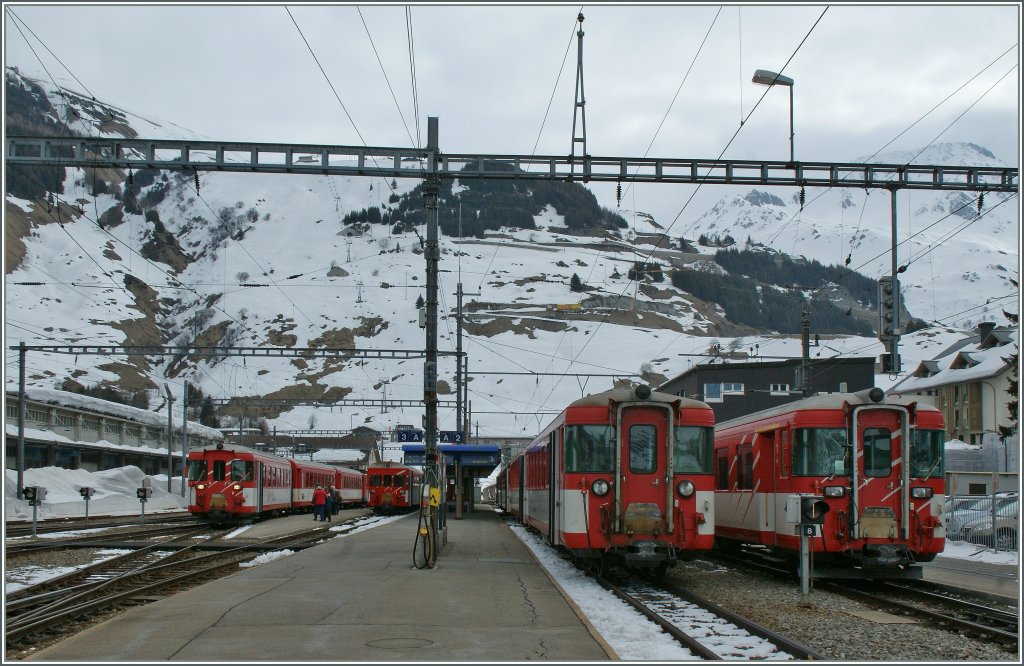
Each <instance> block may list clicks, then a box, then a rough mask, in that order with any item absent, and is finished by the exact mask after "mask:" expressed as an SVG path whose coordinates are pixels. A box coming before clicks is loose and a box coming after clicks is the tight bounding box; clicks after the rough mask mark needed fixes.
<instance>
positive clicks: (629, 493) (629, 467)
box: [615, 405, 671, 536]
mask: <svg viewBox="0 0 1024 666" xmlns="http://www.w3.org/2000/svg"><path fill="white" fill-rule="evenodd" d="M618 421H619V429H618V430H619V466H618V473H619V482H618V483H617V484H615V486H616V488H615V495H616V496H615V500H616V502H615V504H616V515H617V517H618V526H619V530H618V531H620V532H625V533H626V534H627V535H633V536H640V535H656V534H663V533H665V532H667V531H668V527H669V525H670V524H671V523H670V522H669V516H668V515H667V507H666V505H667V502H666V497H667V496H668V492H667V491H666V483H668V481H667V479H669V478H670V477H669V475H668V470H667V465H668V460H667V457H668V456H667V449H668V447H667V445H666V444H665V443H666V442H667V441H668V433H669V429H670V424H669V411H668V409H667V408H661V407H648V406H628V405H627V406H624V407H620V414H619V419H618ZM670 485H671V484H670V483H669V486H670ZM669 489H670V488H669Z"/></svg>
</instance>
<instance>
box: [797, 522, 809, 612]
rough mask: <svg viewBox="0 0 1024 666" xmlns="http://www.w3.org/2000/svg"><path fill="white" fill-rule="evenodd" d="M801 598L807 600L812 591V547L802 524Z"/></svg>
mask: <svg viewBox="0 0 1024 666" xmlns="http://www.w3.org/2000/svg"><path fill="white" fill-rule="evenodd" d="M800 527H801V529H800V599H801V601H803V600H806V599H807V596H808V595H809V594H810V593H811V573H810V559H811V558H810V552H809V551H810V548H809V547H808V543H807V534H805V533H804V530H803V525H801V526H800Z"/></svg>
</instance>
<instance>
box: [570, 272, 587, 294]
mask: <svg viewBox="0 0 1024 666" xmlns="http://www.w3.org/2000/svg"><path fill="white" fill-rule="evenodd" d="M569 289H570V291H583V289H584V285H583V280H581V279H580V276H579V275H576V274H575V273H573V274H572V279H571V280H569Z"/></svg>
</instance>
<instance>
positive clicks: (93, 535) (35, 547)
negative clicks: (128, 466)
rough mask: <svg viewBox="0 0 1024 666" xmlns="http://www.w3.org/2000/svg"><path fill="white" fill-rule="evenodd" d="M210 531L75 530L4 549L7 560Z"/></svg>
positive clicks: (187, 527) (191, 526)
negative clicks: (34, 554) (72, 533)
mask: <svg viewBox="0 0 1024 666" xmlns="http://www.w3.org/2000/svg"><path fill="white" fill-rule="evenodd" d="M210 529H211V528H210V527H209V526H198V527H197V523H196V522H195V521H193V522H191V523H181V524H177V525H173V524H172V525H162V524H161V525H147V526H139V525H135V526H131V525H124V526H120V527H117V526H115V527H113V528H109V529H103V528H100V529H96V530H92V529H81V530H76V531H77V532H79V533H80V534H79V535H78V536H69V537H63V538H45V539H39V540H33V541H21V542H17V541H16V542H11V543H5V544H4V550H5V551H6V553H7V556H8V557H10V556H17V555H30V554H32V553H41V552H45V551H51V550H65V549H67V548H126V547H130V546H128V545H127V544H129V543H131V542H132V541H135V542H142V543H144V545H145V546H149V545H152V540H153V539H158V538H161V537H169V539H170V540H174V539H176V538H182V537H183V536H186V535H190V534H201V533H203V532H209V531H210ZM137 547H138V548H141V547H144V546H137Z"/></svg>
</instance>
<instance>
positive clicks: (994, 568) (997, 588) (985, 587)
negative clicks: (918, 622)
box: [921, 555, 1020, 606]
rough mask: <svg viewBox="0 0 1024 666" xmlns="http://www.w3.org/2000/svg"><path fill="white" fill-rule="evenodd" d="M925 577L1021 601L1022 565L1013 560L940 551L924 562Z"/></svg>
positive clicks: (1001, 599)
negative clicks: (1003, 561) (966, 557)
mask: <svg viewBox="0 0 1024 666" xmlns="http://www.w3.org/2000/svg"><path fill="white" fill-rule="evenodd" d="M921 568H922V569H923V570H924V580H926V581H929V582H933V583H938V584H941V585H946V586H948V587H955V588H960V589H964V590H970V591H972V592H979V593H982V594H984V595H986V596H989V597H991V598H993V599H994V600H996V601H999V602H1003V603H1008V604H1011V605H1015V606H1016V605H1019V604H1020V567H1019V566H1017V565H1013V564H990V563H987V562H970V561H965V560H963V559H957V558H952V557H942V556H941V555H939V556H938V557H936V558H935V560H934V561H933V562H929V563H928V564H924V565H922V566H921Z"/></svg>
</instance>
